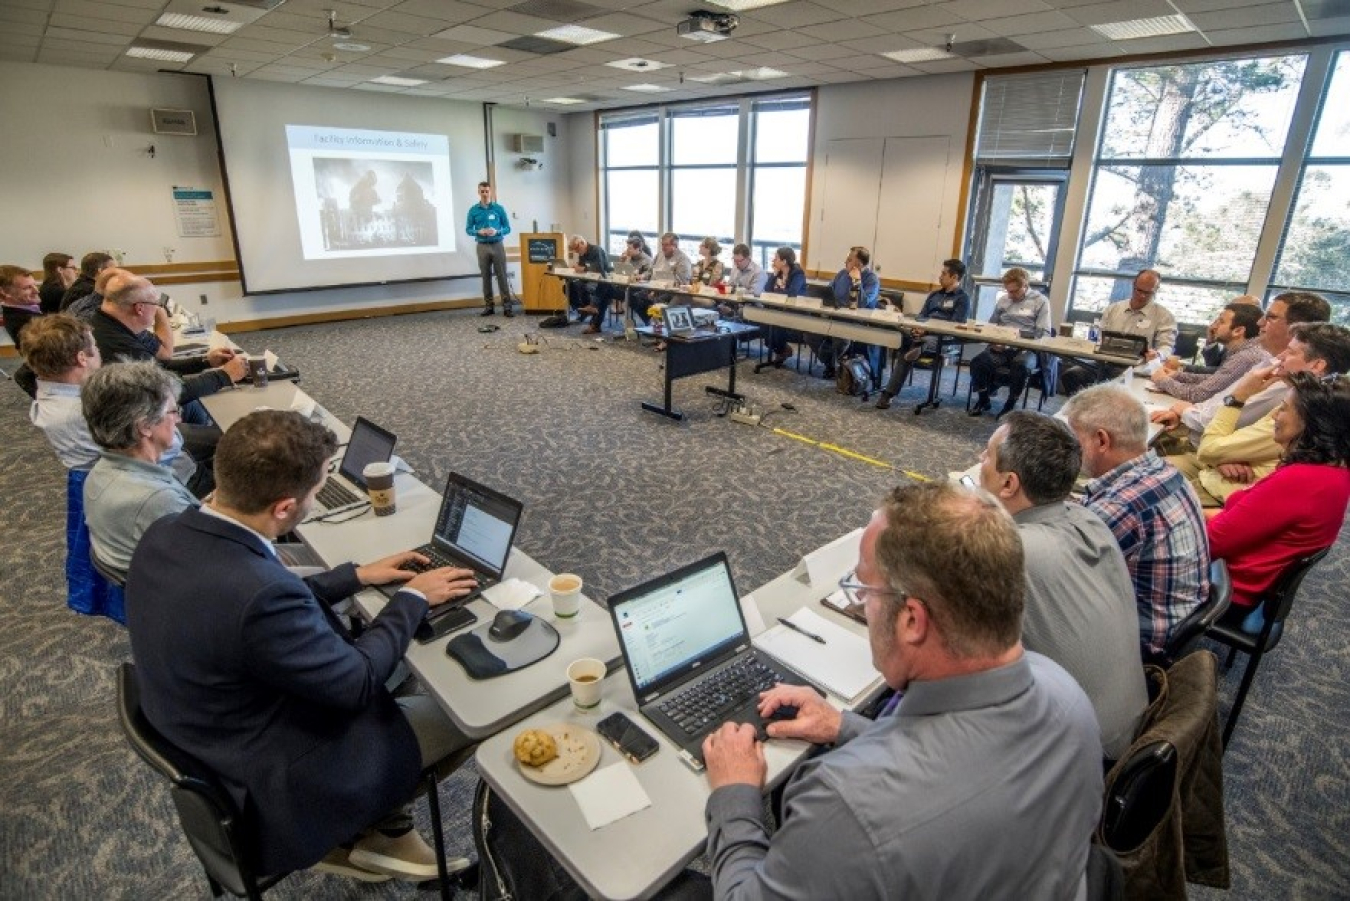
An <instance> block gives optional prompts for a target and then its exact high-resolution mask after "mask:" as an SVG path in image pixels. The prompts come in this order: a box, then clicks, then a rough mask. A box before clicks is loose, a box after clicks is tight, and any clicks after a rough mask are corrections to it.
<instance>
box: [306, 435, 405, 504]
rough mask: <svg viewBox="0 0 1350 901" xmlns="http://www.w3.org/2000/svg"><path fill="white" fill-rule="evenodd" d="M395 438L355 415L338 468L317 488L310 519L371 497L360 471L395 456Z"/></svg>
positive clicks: (366, 501) (365, 500)
mask: <svg viewBox="0 0 1350 901" xmlns="http://www.w3.org/2000/svg"><path fill="white" fill-rule="evenodd" d="M397 440H398V439H397V438H396V437H394V433H393V432H391V431H389V430H388V429H382V428H380V427H379V426H377V425H376V424H375V423H373V422H371V421H370V420H369V419H366V418H365V417H363V416H358V417H356V424H355V425H354V426H352V436H351V437H350V438H348V439H347V450H346V452H345V453H343V455H342V462H341V463H339V464H338V471H337V472H336V473H335V474H333V475H330V476H329V477H328V481H326V482H325V483H324V486H323V487H322V488H320V489H319V495H318V497H317V498H316V499H315V501H314V507H313V508H312V509H311V511H310V519H313V518H314V517H316V516H328V515H330V514H333V513H343V512H345V511H347V510H353V509H355V508H357V507H359V506H361V505H362V504H365V503H368V502H369V500H370V499H369V498H368V497H367V496H366V480H365V477H364V476H363V475H362V474H361V473H362V471H363V470H364V469H365V468H366V465H367V464H370V463H388V462H389V458H390V457H392V456H393V455H394V442H396V441H397Z"/></svg>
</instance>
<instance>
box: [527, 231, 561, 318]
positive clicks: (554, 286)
mask: <svg viewBox="0 0 1350 901" xmlns="http://www.w3.org/2000/svg"><path fill="white" fill-rule="evenodd" d="M566 258H567V238H566V236H565V235H563V233H562V232H522V233H521V235H520V287H521V295H520V299H521V301H522V302H523V303H524V305H525V312H527V313H558V312H561V311H563V310H566V309H567V293H566V292H565V291H564V290H563V280H562V279H560V278H554V277H553V276H551V275H549V274H548V264H549V263H551V262H552V261H553V260H564V259H566Z"/></svg>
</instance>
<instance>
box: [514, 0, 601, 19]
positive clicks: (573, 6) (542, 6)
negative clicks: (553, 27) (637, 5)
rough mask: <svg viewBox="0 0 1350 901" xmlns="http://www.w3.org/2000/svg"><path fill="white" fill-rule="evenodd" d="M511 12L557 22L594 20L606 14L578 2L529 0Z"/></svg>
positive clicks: (587, 4) (567, 0)
mask: <svg viewBox="0 0 1350 901" xmlns="http://www.w3.org/2000/svg"><path fill="white" fill-rule="evenodd" d="M510 11H511V12H513V13H520V14H521V15H522V16H538V17H539V18H542V19H553V20H554V21H555V22H580V21H581V20H582V19H593V18H595V17H596V16H599V15H602V14H604V12H605V10H603V9H601V8H600V7H598V6H592V5H591V4H589V3H579V2H577V0H529V2H527V3H520V4H517V5H516V6H512V7H511V8H510Z"/></svg>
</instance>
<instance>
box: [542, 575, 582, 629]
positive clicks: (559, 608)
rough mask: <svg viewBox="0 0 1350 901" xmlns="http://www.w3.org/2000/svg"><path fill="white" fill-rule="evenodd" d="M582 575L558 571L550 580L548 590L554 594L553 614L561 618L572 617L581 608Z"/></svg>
mask: <svg viewBox="0 0 1350 901" xmlns="http://www.w3.org/2000/svg"><path fill="white" fill-rule="evenodd" d="M581 585H582V582H581V576H578V575H577V574H575V573H558V574H557V575H556V576H554V577H553V578H551V579H549V580H548V590H549V592H550V593H551V594H552V595H553V615H554V616H557V617H560V618H561V619H571V618H572V617H574V616H576V615H577V611H578V610H580V609H581Z"/></svg>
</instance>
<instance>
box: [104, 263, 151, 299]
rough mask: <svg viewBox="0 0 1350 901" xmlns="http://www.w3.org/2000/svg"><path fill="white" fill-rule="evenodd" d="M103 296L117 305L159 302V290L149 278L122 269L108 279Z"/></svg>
mask: <svg viewBox="0 0 1350 901" xmlns="http://www.w3.org/2000/svg"><path fill="white" fill-rule="evenodd" d="M103 296H104V297H106V298H107V299H108V300H109V301H111V302H112V303H113V304H115V305H116V306H119V307H129V306H131V305H132V304H137V303H153V304H158V303H159V290H158V289H157V288H156V287H155V286H154V285H153V284H152V283H151V281H150V279H148V278H146V277H144V276H141V275H135V274H133V273H130V272H127V271H125V270H123V271H122V273H121V274H120V275H114V276H113V277H112V278H110V279H109V280H108V284H107V290H106V291H104V292H103Z"/></svg>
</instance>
